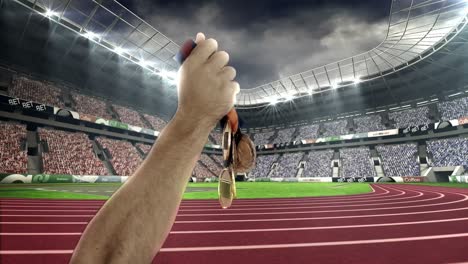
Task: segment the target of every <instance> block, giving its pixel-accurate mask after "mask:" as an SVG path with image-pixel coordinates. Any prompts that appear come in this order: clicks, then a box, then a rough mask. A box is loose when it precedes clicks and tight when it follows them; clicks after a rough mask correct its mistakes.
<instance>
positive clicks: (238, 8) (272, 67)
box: [121, 0, 391, 88]
mask: <svg viewBox="0 0 468 264" xmlns="http://www.w3.org/2000/svg"><path fill="white" fill-rule="evenodd" d="M121 2H122V3H123V4H124V5H126V6H127V7H129V8H130V9H131V10H132V11H134V12H135V13H137V14H138V15H139V16H141V17H142V18H143V19H145V20H146V21H148V22H149V23H150V24H151V25H153V26H154V27H155V28H156V29H158V30H160V31H161V32H162V33H164V34H165V35H167V36H168V37H169V38H171V39H173V40H174V41H175V42H176V43H179V44H181V43H183V42H184V40H185V39H187V38H194V34H196V33H197V32H199V31H202V32H205V34H206V35H207V36H208V37H213V38H216V39H217V40H218V42H219V45H220V49H223V50H226V51H228V52H229V53H230V55H231V63H230V64H231V65H233V66H234V67H236V69H237V71H238V78H237V79H238V81H239V83H240V84H241V87H242V88H252V87H255V86H258V85H261V84H264V83H267V82H271V81H274V80H277V79H279V78H281V77H286V76H288V75H291V74H295V73H299V72H302V71H304V70H307V69H310V68H313V67H315V66H321V65H324V64H326V63H329V62H333V61H335V60H338V59H344V58H346V57H349V56H352V55H355V54H357V53H361V52H364V51H367V50H369V49H370V48H373V47H375V46H376V45H377V44H379V43H380V42H381V41H382V40H383V39H384V37H385V34H386V30H387V23H388V20H387V19H388V14H389V11H390V4H391V0H302V1H301V0H288V1H286V0H283V1H277V0H250V1H245V0H239V1H235V0H230V1H213V0H204V1H196V0H124V1H121Z"/></svg>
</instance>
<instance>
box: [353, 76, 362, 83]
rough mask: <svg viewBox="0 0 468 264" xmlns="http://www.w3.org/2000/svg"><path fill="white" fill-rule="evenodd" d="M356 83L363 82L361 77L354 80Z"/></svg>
mask: <svg viewBox="0 0 468 264" xmlns="http://www.w3.org/2000/svg"><path fill="white" fill-rule="evenodd" d="M353 82H354V84H358V83H361V78H359V77H357V78H355V79H354V80H353Z"/></svg>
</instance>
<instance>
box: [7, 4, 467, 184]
mask: <svg viewBox="0 0 468 264" xmlns="http://www.w3.org/2000/svg"><path fill="white" fill-rule="evenodd" d="M47 2H48V5H44V4H43V3H42V1H34V0H29V1H28V0H17V1H2V2H1V5H0V14H1V16H0V32H2V34H4V35H5V36H7V37H6V38H2V40H1V41H0V60H1V63H2V67H1V69H0V118H1V121H0V126H2V129H1V133H2V139H3V140H4V141H3V144H2V146H0V147H1V148H2V153H4V154H2V161H1V162H2V163H1V164H0V165H1V166H0V168H1V170H2V171H0V173H7V174H8V175H10V174H23V175H42V174H54V175H61V174H64V175H75V177H74V178H73V177H72V176H63V179H78V180H77V181H80V180H81V179H82V178H80V175H96V176H99V175H122V176H127V175H130V174H131V172H132V171H133V170H134V169H135V168H136V167H137V166H138V164H139V163H140V162H141V161H142V160H143V159H144V157H145V155H146V154H147V152H148V151H149V149H150V148H151V146H150V144H151V143H153V142H154V140H155V139H156V138H157V136H158V133H159V132H158V131H160V130H161V129H162V128H163V127H164V125H165V123H166V122H167V121H168V120H169V119H170V117H171V115H172V114H173V112H174V111H175V106H176V99H177V98H176V89H175V87H174V79H173V72H174V71H175V70H176V65H175V64H174V61H173V60H172V57H173V56H174V54H175V53H176V52H177V50H178V48H179V46H178V45H177V44H176V43H174V42H173V41H172V40H170V39H168V38H167V37H166V36H164V35H163V34H162V33H161V32H159V31H157V30H156V29H154V28H153V27H151V26H150V25H149V24H148V23H146V22H145V21H143V20H142V19H140V18H139V17H138V16H136V15H135V14H133V13H132V12H131V11H129V10H128V9H126V8H124V7H123V6H121V5H119V4H118V3H117V2H115V1H99V2H97V1H93V2H91V3H86V4H85V3H84V1H78V0H69V1H47ZM392 3H393V4H392V9H391V12H390V17H389V30H388V33H387V37H386V39H385V40H384V41H383V42H382V43H381V44H380V45H379V46H378V47H376V48H374V49H372V50H370V51H368V52H366V53H364V54H360V55H356V56H353V57H351V58H348V59H344V60H341V61H339V62H335V63H331V64H328V65H325V66H322V67H318V68H315V69H311V70H308V71H305V72H303V73H299V74H296V75H293V76H290V77H287V78H284V79H282V80H278V81H275V82H272V83H269V84H265V85H262V86H260V87H256V88H252V89H244V90H242V91H241V93H240V94H239V96H238V100H237V108H238V110H239V113H240V115H241V116H242V117H243V119H245V123H246V127H245V128H244V129H245V130H246V132H248V133H249V134H251V135H252V136H253V138H254V141H255V143H256V144H257V145H258V150H259V154H260V155H259V160H258V163H257V168H256V169H255V170H254V171H253V172H252V173H250V174H249V175H247V176H249V177H250V178H260V179H270V180H271V179H274V180H299V179H301V180H304V181H306V180H311V181H312V180H313V178H317V179H318V178H321V179H327V180H332V179H335V180H338V179H342V180H343V179H345V180H350V179H351V180H356V181H357V180H359V179H361V180H366V181H373V180H377V179H381V178H388V177H394V178H395V177H399V179H403V178H401V177H410V178H407V179H413V178H411V177H418V176H428V177H429V176H430V177H432V178H440V179H442V178H443V179H446V180H449V178H448V177H446V176H448V175H453V176H454V177H456V176H458V177H461V176H460V175H463V174H465V170H466V169H468V138H467V137H468V82H467V77H466V76H467V73H468V65H467V62H468V59H467V56H466V54H468V43H467V42H468V29H467V28H466V24H467V23H468V13H467V11H468V8H467V7H468V3H467V2H466V1H393V2H392ZM38 91H40V92H39V93H38ZM219 144H220V135H219V133H217V132H216V131H214V132H213V133H212V134H211V135H210V138H209V142H207V146H206V148H205V153H204V154H203V155H202V156H201V159H200V161H199V163H198V164H197V167H196V168H195V171H194V176H196V177H197V178H209V177H213V176H215V175H217V174H218V171H219V170H220V168H221V164H222V162H221V161H220V158H219V154H220V151H219ZM77 146H80V147H77ZM77 157H85V158H81V159H80V158H77ZM15 177H16V176H15ZM18 177H19V176H18ZM25 177H26V178H27V177H28V176H25ZM7 178H8V179H10V180H11V179H12V177H4V179H7ZM19 178H21V177H19ZM19 178H18V179H19ZM29 178H31V179H33V178H34V177H29ZM36 178H37V177H36ZM56 178H57V177H56ZM95 179H100V178H95ZM110 179H111V178H109V180H110ZM405 179H406V178H405ZM450 179H457V178H450ZM462 179H465V178H459V179H458V180H462ZM118 180H121V179H120V178H119V179H118Z"/></svg>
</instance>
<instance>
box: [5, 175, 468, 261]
mask: <svg viewBox="0 0 468 264" xmlns="http://www.w3.org/2000/svg"><path fill="white" fill-rule="evenodd" d="M372 187H373V190H374V191H373V192H372V193H368V194H361V195H352V196H333V197H316V198H289V199H286V198H285V199H248V200H236V201H235V203H234V206H233V207H232V208H231V209H228V210H221V209H220V208H219V205H218V204H217V201H208V200H196V201H195V200H191V201H183V202H182V205H181V207H180V210H179V213H178V215H177V218H176V223H175V225H174V226H173V228H172V231H171V234H170V235H169V237H168V239H167V241H166V243H165V244H164V247H163V249H162V250H161V252H160V253H159V254H158V255H157V256H156V258H155V260H154V262H153V263H190V264H196V263H204V264H210V263H215V264H218V263H223V264H229V263H235V264H241V263H242V264H244V263H269V264H274V263H287V264H292V263H461V262H467V261H468V190H467V189H457V188H442V187H430V186H417V185H377V184H374V185H372ZM102 203H103V202H102V201H67V200H60V201H57V200H27V199H1V200H0V263H2V264H10V263H15V264H24V263H67V261H68V260H69V258H70V256H71V253H72V250H73V248H74V247H75V245H76V243H77V242H78V239H79V237H80V235H81V232H82V231H83V230H84V228H85V226H86V224H87V222H88V221H89V220H90V219H91V217H92V216H93V215H94V214H95V213H96V211H97V210H98V208H99V207H100V206H101V205H102Z"/></svg>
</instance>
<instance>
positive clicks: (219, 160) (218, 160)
mask: <svg viewBox="0 0 468 264" xmlns="http://www.w3.org/2000/svg"><path fill="white" fill-rule="evenodd" d="M210 157H211V158H213V159H214V161H215V162H216V163H218V164H219V165H221V166H223V164H224V160H223V156H221V155H210Z"/></svg>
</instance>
